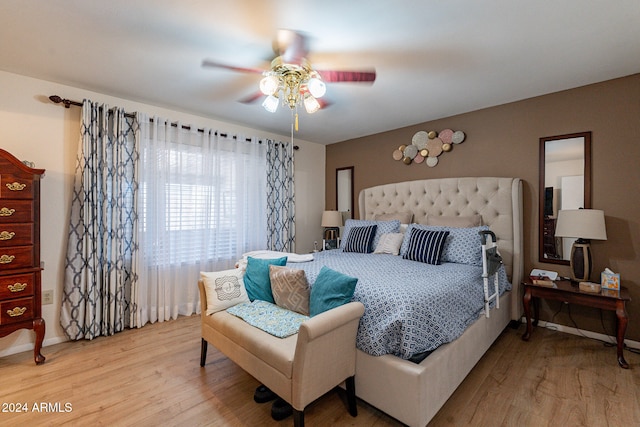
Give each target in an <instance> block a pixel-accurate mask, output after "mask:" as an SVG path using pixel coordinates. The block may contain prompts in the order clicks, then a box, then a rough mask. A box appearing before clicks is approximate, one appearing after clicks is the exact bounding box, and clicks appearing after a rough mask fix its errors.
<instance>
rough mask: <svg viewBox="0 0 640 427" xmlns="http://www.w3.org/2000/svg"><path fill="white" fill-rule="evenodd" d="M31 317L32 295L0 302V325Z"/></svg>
mask: <svg viewBox="0 0 640 427" xmlns="http://www.w3.org/2000/svg"><path fill="white" fill-rule="evenodd" d="M30 319H33V297H30V298H19V299H13V300H9V301H4V302H0V325H6V324H9V323H17V322H22V321H25V320H30Z"/></svg>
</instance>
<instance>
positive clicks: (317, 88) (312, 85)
mask: <svg viewBox="0 0 640 427" xmlns="http://www.w3.org/2000/svg"><path fill="white" fill-rule="evenodd" d="M307 88H308V89H309V92H310V93H311V95H313V96H314V97H316V98H322V96H323V95H324V94H325V93H327V86H326V85H325V84H324V82H323V81H322V80H320V79H318V78H316V77H312V78H310V79H309V82H308V83H307Z"/></svg>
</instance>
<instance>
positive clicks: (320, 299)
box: [245, 267, 358, 317]
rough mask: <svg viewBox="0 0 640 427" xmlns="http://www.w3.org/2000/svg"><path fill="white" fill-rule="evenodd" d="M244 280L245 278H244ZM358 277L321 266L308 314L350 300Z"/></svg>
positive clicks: (313, 287) (312, 291)
mask: <svg viewBox="0 0 640 427" xmlns="http://www.w3.org/2000/svg"><path fill="white" fill-rule="evenodd" d="M245 280H246V279H245ZM356 283H358V279H357V278H355V277H351V276H347V275H346V274H342V273H340V272H338V271H335V270H332V269H330V268H329V267H322V269H321V270H320V273H319V274H318V277H317V278H316V281H315V282H314V284H313V286H312V287H311V295H310V297H309V315H310V316H312V317H313V316H315V315H316V314H320V313H322V312H324V311H327V310H331V309H332V308H335V307H339V306H341V305H343V304H346V303H348V302H350V301H351V298H352V297H353V292H354V291H355V290H356Z"/></svg>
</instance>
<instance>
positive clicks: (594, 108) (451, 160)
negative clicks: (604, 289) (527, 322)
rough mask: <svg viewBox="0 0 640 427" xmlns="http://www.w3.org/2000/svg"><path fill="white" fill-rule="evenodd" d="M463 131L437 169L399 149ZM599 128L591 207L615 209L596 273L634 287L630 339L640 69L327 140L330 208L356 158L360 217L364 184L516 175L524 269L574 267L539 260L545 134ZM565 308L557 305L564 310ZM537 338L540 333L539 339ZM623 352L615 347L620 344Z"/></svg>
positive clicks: (639, 220) (635, 313) (565, 317)
mask: <svg viewBox="0 0 640 427" xmlns="http://www.w3.org/2000/svg"><path fill="white" fill-rule="evenodd" d="M447 128H449V129H453V130H462V131H464V132H465V134H466V140H465V141H464V142H463V143H462V144H459V145H456V146H454V148H453V150H452V151H451V152H448V153H443V154H442V155H441V156H440V158H439V163H438V165H437V166H436V167H434V168H429V167H427V166H426V164H424V163H423V164H411V165H409V166H407V165H405V164H403V163H402V162H401V161H395V160H393V158H392V157H391V154H392V153H393V151H394V150H395V149H396V148H397V147H398V146H400V145H401V144H410V143H411V138H412V136H413V135H414V134H415V133H416V132H417V131H420V130H426V131H430V130H435V131H440V130H442V129H447ZM583 131H591V132H592V207H593V208H594V209H603V210H604V212H605V215H606V225H607V236H608V240H606V241H594V242H592V250H593V254H594V275H593V277H592V280H597V279H598V278H599V272H600V271H602V270H603V269H604V268H605V267H610V268H611V269H612V270H613V271H615V272H619V273H620V274H621V278H622V284H623V286H626V287H628V288H629V290H630V293H631V298H632V302H631V303H629V304H628V305H627V311H628V313H629V319H630V320H629V326H628V329H627V335H626V337H627V338H630V339H633V340H635V341H640V74H635V75H632V76H628V77H624V78H619V79H615V80H610V81H606V82H601V83H597V84H593V85H589V86H584V87H580V88H576V89H571V90H566V91H562V92H557V93H553V94H550V95H544V96H540V97H536V98H530V99H526V100H522V101H518V102H513V103H510V104H505V105H500V106H497V107H491V108H486V109H482V110H478V111H472V112H470V113H466V114H460V115H457V116H452V117H447V118H444V119H440V120H434V121H430V122H425V123H421V124H419V125H415V126H409V127H406V128H401V129H396V130H392V131H388V132H384V133H379V134H375V135H371V136H367V137H363V138H358V139H353V140H349V141H344V142H341V143H337V144H332V145H329V146H327V151H326V156H327V157H326V187H325V188H326V208H327V209H335V205H336V195H335V188H336V183H335V169H336V168H339V167H345V166H354V191H355V200H356V202H355V203H356V206H355V217H356V218H358V215H359V214H358V207H357V195H358V193H359V192H360V190H362V189H363V188H367V187H370V186H374V185H379V184H385V183H390V182H398V181H406V180H414V179H427V178H444V177H456V176H514V177H520V178H522V179H523V181H524V194H523V196H524V259H525V265H524V269H525V274H526V273H527V272H528V271H530V270H531V269H532V268H534V267H539V268H546V269H550V270H556V271H559V272H560V274H563V275H568V272H569V269H568V267H565V266H557V265H554V264H546V263H539V262H538V211H537V209H538V199H539V196H538V147H539V138H540V137H545V136H553V135H563V134H569V133H575V132H583ZM541 307H542V313H541V317H542V318H543V319H546V320H552V321H553V322H554V323H559V324H563V325H569V326H572V325H573V322H572V321H571V319H570V317H569V313H568V309H570V312H571V316H572V317H573V320H575V322H576V323H577V325H578V327H579V328H580V329H585V330H592V331H595V332H599V333H606V334H608V335H615V332H614V331H615V329H614V319H615V316H614V314H613V313H611V312H604V313H603V318H604V325H605V330H603V326H602V324H601V320H600V313H599V311H598V310H596V309H591V308H582V307H574V306H571V307H567V306H562V305H561V304H560V303H556V302H549V303H543V304H542V306H541ZM559 310H560V312H559V313H557V314H556V312H557V311H559ZM532 339H533V340H535V335H534V338H532ZM611 353H612V355H611V357H612V360H615V349H611Z"/></svg>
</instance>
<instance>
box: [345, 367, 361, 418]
mask: <svg viewBox="0 0 640 427" xmlns="http://www.w3.org/2000/svg"><path fill="white" fill-rule="evenodd" d="M345 385H346V386H347V404H348V405H349V413H350V414H351V416H352V417H356V416H358V407H357V406H356V377H349V378H347V379H346V380H345Z"/></svg>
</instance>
